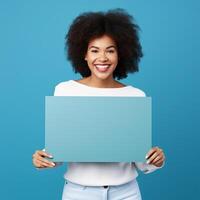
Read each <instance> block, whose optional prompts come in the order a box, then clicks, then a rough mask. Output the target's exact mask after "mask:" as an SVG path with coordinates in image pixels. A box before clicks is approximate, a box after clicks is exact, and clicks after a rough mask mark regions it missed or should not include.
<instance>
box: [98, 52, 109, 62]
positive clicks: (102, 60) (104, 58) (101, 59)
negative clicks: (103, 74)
mask: <svg viewBox="0 0 200 200" xmlns="http://www.w3.org/2000/svg"><path fill="white" fill-rule="evenodd" d="M99 60H100V61H101V62H105V61H107V60H108V57H107V56H106V54H105V53H101V55H100V56H99Z"/></svg>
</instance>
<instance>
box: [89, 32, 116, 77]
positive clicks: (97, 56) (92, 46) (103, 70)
mask: <svg viewBox="0 0 200 200" xmlns="http://www.w3.org/2000/svg"><path fill="white" fill-rule="evenodd" d="M85 60H86V61H87V64H88V67H89V69H90V71H91V76H92V77H93V78H95V79H100V80H108V79H113V72H114V70H115V68H116V66H117V63H118V53H117V46H116V43H115V41H114V40H113V39H112V38H111V37H109V36H107V35H104V36H102V37H99V38H95V39H93V40H91V41H90V42H89V44H88V49H87V53H86V55H85Z"/></svg>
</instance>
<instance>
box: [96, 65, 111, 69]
mask: <svg viewBox="0 0 200 200" xmlns="http://www.w3.org/2000/svg"><path fill="white" fill-rule="evenodd" d="M96 67H98V68H100V69H106V68H108V67H109V65H96Z"/></svg>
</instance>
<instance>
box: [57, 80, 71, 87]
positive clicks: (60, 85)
mask: <svg viewBox="0 0 200 200" xmlns="http://www.w3.org/2000/svg"><path fill="white" fill-rule="evenodd" d="M72 82H73V81H72V80H68V81H63V82H60V83H58V84H57V85H56V86H55V88H56V89H58V88H63V87H64V88H65V87H70V85H72Z"/></svg>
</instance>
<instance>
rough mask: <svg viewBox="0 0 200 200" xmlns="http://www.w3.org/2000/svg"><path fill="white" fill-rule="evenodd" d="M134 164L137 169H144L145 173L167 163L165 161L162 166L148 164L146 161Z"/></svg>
mask: <svg viewBox="0 0 200 200" xmlns="http://www.w3.org/2000/svg"><path fill="white" fill-rule="evenodd" d="M133 164H134V165H135V167H136V168H137V169H139V170H140V171H142V172H143V173H144V174H149V173H151V172H154V171H155V170H157V169H160V168H162V167H163V166H164V165H165V164H164V163H163V165H162V166H161V167H156V166H155V165H152V164H147V163H144V162H134V163H133Z"/></svg>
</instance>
